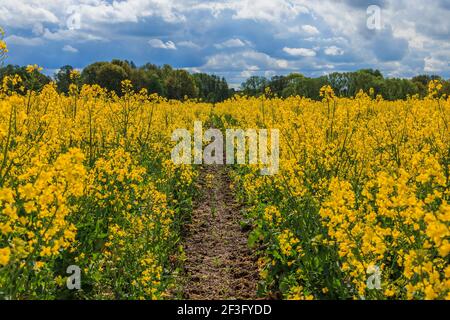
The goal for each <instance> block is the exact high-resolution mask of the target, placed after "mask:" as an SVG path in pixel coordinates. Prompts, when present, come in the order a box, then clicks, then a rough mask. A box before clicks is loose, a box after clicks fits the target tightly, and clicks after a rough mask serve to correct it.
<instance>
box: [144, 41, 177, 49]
mask: <svg viewBox="0 0 450 320" xmlns="http://www.w3.org/2000/svg"><path fill="white" fill-rule="evenodd" d="M148 44H149V45H150V46H151V47H153V48H157V49H165V50H177V46H176V45H175V43H173V42H172V41H167V42H164V41H162V40H160V39H151V40H149V41H148Z"/></svg>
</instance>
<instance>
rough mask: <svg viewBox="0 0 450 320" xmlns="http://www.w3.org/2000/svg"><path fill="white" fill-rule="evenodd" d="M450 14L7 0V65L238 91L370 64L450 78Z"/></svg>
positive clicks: (317, 6) (237, 1) (436, 2)
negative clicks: (106, 67) (104, 67)
mask: <svg viewBox="0 0 450 320" xmlns="http://www.w3.org/2000/svg"><path fill="white" fill-rule="evenodd" d="M370 5H377V6H378V7H379V8H380V9H381V11H380V15H379V17H380V20H379V22H380V23H379V24H378V23H377V22H378V19H377V18H378V16H377V13H376V12H375V11H372V10H369V13H368V12H367V9H368V7H369V6H370ZM449 17H450V0H428V1H423V0H334V1H331V0H320V1H316V0H314V1H313V0H308V1H306V0H257V1H256V0H222V1H216V0H116V1H111V0H108V1H107V0H79V1H75V0H14V1H11V0H0V26H2V27H3V28H4V29H5V31H6V32H7V37H6V39H5V40H6V42H7V44H8V47H9V49H10V53H9V57H8V60H7V62H8V63H13V64H20V65H24V64H31V63H33V64H34V63H37V64H39V65H41V66H43V67H44V68H45V70H46V72H47V73H48V74H52V73H53V72H54V71H55V70H57V69H58V68H59V67H61V66H62V65H65V64H70V65H73V66H74V67H76V68H83V67H84V66H86V65H87V64H89V63H91V62H94V61H106V60H111V59H113V58H119V59H128V60H133V61H134V62H135V63H136V64H137V65H141V64H144V63H146V62H152V63H155V64H158V65H161V64H164V63H168V64H171V65H173V66H175V67H178V68H186V69H187V70H189V71H191V72H209V73H215V74H218V75H223V76H225V77H226V78H227V80H228V81H229V82H230V83H231V84H232V85H235V86H236V85H239V84H240V83H241V82H242V81H243V80H244V79H245V78H246V77H249V76H251V75H265V76H267V77H270V76H272V75H274V74H287V73H290V72H293V71H296V72H301V73H303V74H306V75H308V76H318V75H322V74H326V73H330V72H334V71H351V70H356V69H360V68H368V67H371V68H378V69H380V70H382V72H383V73H384V74H385V75H387V76H391V77H395V76H401V77H411V76H413V75H415V74H419V73H433V74H440V75H442V76H444V77H446V78H449V77H450V65H449V62H450V19H449Z"/></svg>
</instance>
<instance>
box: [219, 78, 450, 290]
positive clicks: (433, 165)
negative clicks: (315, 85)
mask: <svg viewBox="0 0 450 320" xmlns="http://www.w3.org/2000/svg"><path fill="white" fill-rule="evenodd" d="M429 88H430V94H429V96H428V97H427V98H425V99H423V100H419V99H418V98H417V97H410V98H408V99H407V100H405V101H393V102H390V101H385V100H383V98H382V97H380V96H378V97H376V98H373V97H372V96H373V94H372V96H370V95H367V94H366V93H364V92H362V91H361V92H360V93H359V94H358V95H357V96H356V97H355V98H351V99H349V98H337V97H336V96H335V94H334V93H333V92H332V90H331V88H329V87H324V88H322V90H321V96H323V97H324V100H323V101H320V102H315V101H311V100H309V99H305V98H302V97H291V98H288V99H278V98H275V99H267V98H266V97H264V96H263V97H260V98H241V97H235V98H233V99H231V100H228V101H226V102H224V103H221V104H218V105H216V108H215V109H214V112H215V119H220V126H222V128H224V129H225V128H236V127H241V128H258V127H259V128H276V129H279V130H280V140H281V141H280V154H281V156H280V171H279V173H278V174H277V175H274V176H268V177H262V176H260V175H259V173H258V170H257V169H258V168H255V166H254V165H247V166H240V167H236V168H235V170H234V172H233V173H232V178H233V184H234V185H235V186H236V187H235V189H236V190H237V192H238V196H239V198H240V199H243V200H244V201H246V203H247V205H248V214H249V216H250V217H251V218H252V220H253V221H254V227H255V229H254V231H253V232H252V234H251V235H250V240H251V241H250V243H251V244H253V243H257V242H262V243H263V246H262V247H264V248H267V249H265V250H264V251H263V252H261V254H262V255H263V257H264V259H266V260H264V261H271V263H263V264H261V265H260V272H261V274H262V275H263V276H264V283H265V285H266V287H265V289H266V290H267V292H268V293H270V292H272V293H273V291H281V292H282V293H283V295H284V297H286V298H311V297H314V298H317V299H326V298H332V299H335V298H345V299H347V298H355V299H359V298H365V299H444V298H447V299H450V278H449V273H450V268H449V265H448V261H449V260H448V259H449V257H450V255H449V253H450V220H449V205H450V204H449V202H450V174H449V172H450V157H449V150H450V131H449V123H450V99H448V98H446V97H444V96H439V94H438V93H439V91H440V90H441V88H442V86H441V84H439V83H438V82H437V81H433V82H431V83H430V85H429ZM258 247H261V246H258ZM294 248H296V250H295V251H294ZM286 257H288V258H286ZM374 266H377V267H378V268H379V270H380V273H381V289H379V290H378V289H371V288H368V287H367V280H368V278H369V277H370V275H371V274H372V273H371V272H369V271H370V270H371V268H373V267H374Z"/></svg>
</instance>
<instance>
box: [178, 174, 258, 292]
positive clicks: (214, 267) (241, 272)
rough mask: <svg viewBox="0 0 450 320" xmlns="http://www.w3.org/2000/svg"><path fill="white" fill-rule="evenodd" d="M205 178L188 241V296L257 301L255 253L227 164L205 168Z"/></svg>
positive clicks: (193, 215)
mask: <svg viewBox="0 0 450 320" xmlns="http://www.w3.org/2000/svg"><path fill="white" fill-rule="evenodd" d="M208 177H209V178H212V179H208ZM208 180H209V181H211V182H212V183H209V182H208ZM200 181H201V182H200V183H201V188H200V190H202V193H203V194H202V196H201V198H200V199H199V200H198V201H197V203H196V205H195V209H194V211H193V214H192V222H191V223H190V224H189V225H188V227H187V237H186V240H185V243H184V247H185V252H186V258H187V260H186V262H185V268H186V275H187V279H186V285H185V289H184V298H185V299H191V300H228V299H233V300H234V299H237V300H247V299H256V298H257V296H256V290H257V283H258V274H257V266H256V257H255V255H254V254H253V253H252V252H251V251H250V249H248V246H247V233H246V232H244V231H243V230H242V229H241V227H240V221H241V220H242V217H241V212H240V206H239V204H238V203H237V202H236V200H235V198H234V195H233V193H232V191H231V190H230V186H229V185H230V180H229V177H228V175H227V173H226V171H225V167H224V166H205V167H204V168H203V170H202V172H201V176H200Z"/></svg>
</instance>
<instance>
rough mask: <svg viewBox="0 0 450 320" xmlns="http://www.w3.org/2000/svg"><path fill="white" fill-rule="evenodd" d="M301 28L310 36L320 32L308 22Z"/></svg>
mask: <svg viewBox="0 0 450 320" xmlns="http://www.w3.org/2000/svg"><path fill="white" fill-rule="evenodd" d="M302 30H303V31H304V32H305V33H306V34H307V35H310V36H315V35H318V34H320V32H319V30H318V29H317V28H316V27H314V26H312V25H309V24H306V25H304V26H302Z"/></svg>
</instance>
